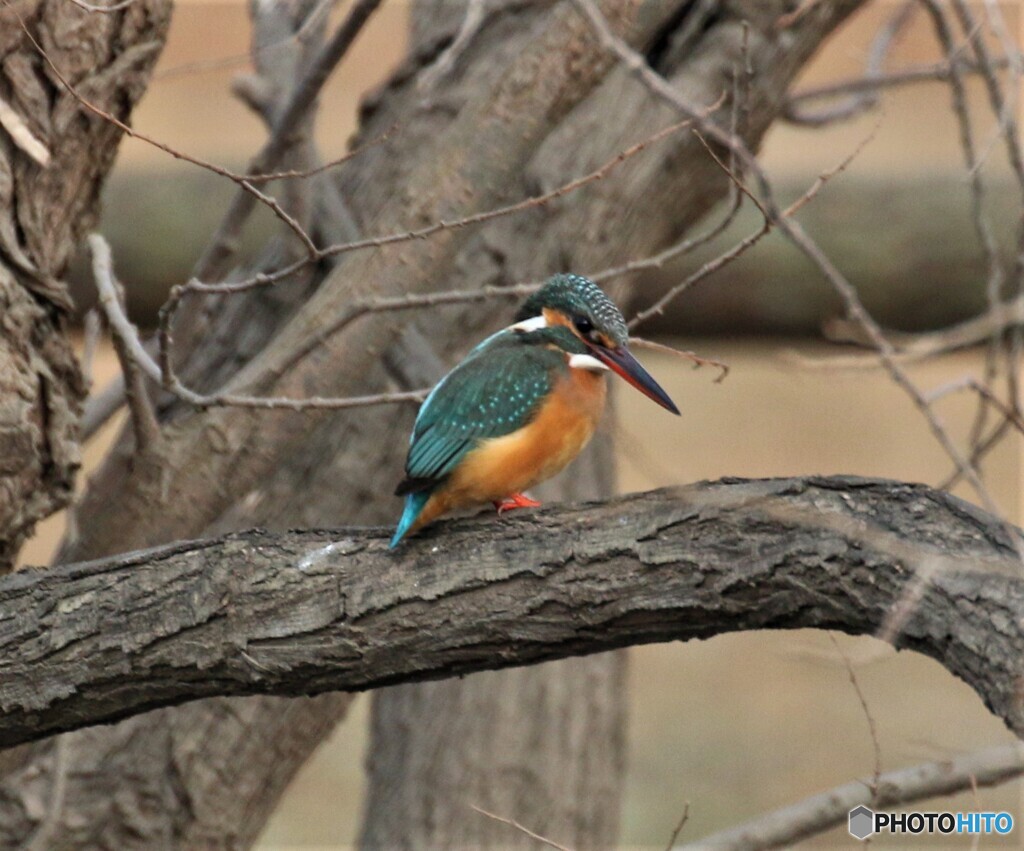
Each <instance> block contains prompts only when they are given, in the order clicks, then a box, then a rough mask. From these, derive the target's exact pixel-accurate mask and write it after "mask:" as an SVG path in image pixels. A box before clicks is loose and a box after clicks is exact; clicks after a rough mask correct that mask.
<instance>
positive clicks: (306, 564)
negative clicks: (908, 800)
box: [0, 477, 1024, 746]
mask: <svg viewBox="0 0 1024 851" xmlns="http://www.w3.org/2000/svg"><path fill="white" fill-rule="evenodd" d="M1004 529H1005V526H1004V525H1003V524H1001V523H1000V522H999V521H998V520H996V519H995V518H992V517H989V516H988V515H986V514H984V513H982V512H980V511H978V510H976V509H974V508H972V507H971V506H969V505H968V504H967V503H964V502H961V501H960V500H957V499H955V498H953V497H951V496H949V495H947V494H944V493H941V492H938V491H934V490H931V489H929V488H927V487H925V486H923V485H909V484H903V483H898V482H890V481H884V480H867V479H859V478H843V477H836V478H820V479H778V480H761V481H757V480H755V481H746V480H727V481H722V482H718V483H713V484H707V483H704V484H698V485H692V486H689V487H685V488H679V489H672V490H665V491H656V492H652V493H649V494H639V495H633V496H628V497H623V498H620V499H617V500H612V501H609V502H606V503H596V504H591V505H587V506H582V507H581V506H575V507H574V506H568V507H558V508H554V509H552V510H549V511H544V512H539V513H535V514H528V515H523V516H521V517H519V518H515V519H511V520H501V521H496V520H494V518H493V517H490V516H485V517H484V518H481V519H469V520H463V521H454V522H451V523H446V524H443V525H441V526H439V527H437V528H436V529H434V530H433V531H431V532H429V533H427V534H426V535H424V536H423V537H421V538H417V539H415V540H413V541H412V542H410V543H409V544H408V545H407V546H403V547H401V548H400V549H398V550H396V551H388V550H387V548H386V543H387V530H383V529H369V530H367V529H346V530H339V531H333V532H321V531H314V532H292V533H287V534H283V535H271V534H267V533H263V532H260V531H252V532H245V533H240V534H236V535H230V536H227V537H225V538H220V539H217V540H211V541H199V542H183V543H178V544H173V545H170V546H166V547H162V548H157V549H154V550H148V551H143V552H137V553H131V554H128V555H125V556H120V557H116V558H113V559H106V560H102V561H94V562H87V563H82V564H76V565H68V566H64V567H58V568H54V569H51V570H47V571H42V572H23V573H19V574H15V575H13V576H11V577H8V578H6V579H4V580H3V581H2V582H0V744H3V745H5V746H10V745H13V744H17V743H20V742H25V741H31V740H34V739H39V738H42V737H45V736H47V735H50V734H52V733H55V732H58V731H61V730H69V729H75V728H79V727H83V726H87V725H90V724H95V723H99V722H104V721H113V720H116V719H118V718H123V717H126V716H128V715H133V714H136V713H139V712H142V711H145V710H147V709H152V708H156V707H159V706H167V705H171V704H176V703H181V702H184V701H188V700H194V699H196V698H202V697H211V696H215V695H244V694H277V695H300V694H317V693H321V692H325V691H333V690H359V689H368V688H376V687H379V686H384V685H389V684H395V683H401V682H411V681H417V680H424V679H436V678H443V677H450V676H457V675H461V674H466V673H470V672H473V671H480V670H485V669H494V668H502V667H507V666H511V665H521V664H531V663H535V662H540V661H544V660H549V659H556V658H562V657H566V656H573V655H581V654H587V653H595V652H598V651H602V650H609V649H612V648H616V647H622V646H626V645H630V644H640V643H645V642H656V641H670V640H686V639H689V638H707V637H709V636H712V635H716V634H719V633H723V632H731V631H736V630H748V629H795V628H803V627H818V628H827V629H839V630H843V631H845V632H848V633H851V634H874V633H877V632H878V630H879V628H880V626H881V625H882V624H883V623H884V621H885V618H886V616H887V614H888V612H889V611H890V609H891V607H892V606H893V604H894V603H895V601H897V600H898V599H900V596H901V594H902V592H903V590H904V588H905V586H906V583H907V582H911V581H913V579H914V576H915V573H916V572H917V571H918V570H922V569H928V570H931V571H935V576H934V578H933V580H932V582H931V584H930V585H929V587H928V589H927V590H926V591H925V592H924V595H923V597H922V598H921V601H920V603H919V604H918V606H917V608H916V610H915V611H914V612H913V613H912V614H911V615H910V616H909V617H908V618H907V620H906V622H905V624H904V625H903V628H902V631H901V632H900V633H899V634H898V635H897V636H895V641H894V643H895V645H896V646H898V647H906V648H910V649H914V650H917V651H919V652H922V653H925V654H927V655H930V656H932V657H933V658H935V659H937V660H938V661H939V662H940V663H941V664H943V665H944V666H945V667H946V668H947V669H948V670H949V671H950V672H951V673H953V674H955V675H957V676H959V677H961V678H962V679H964V680H965V681H967V682H968V683H969V684H970V685H971V686H972V687H973V688H974V689H975V690H976V691H977V692H978V693H979V695H980V696H981V697H982V698H983V700H984V701H985V703H986V705H988V706H989V708H990V709H992V711H993V712H995V713H996V714H997V715H999V716H1000V717H1001V718H1003V720H1004V721H1006V723H1007V724H1008V726H1009V727H1010V728H1011V729H1013V730H1014V731H1015V732H1017V733H1018V734H1022V733H1024V707H1022V706H1021V701H1020V693H1021V660H1022V659H1024V617H1022V613H1024V580H1022V579H1021V578H1020V574H1019V568H1020V566H1019V562H1018V561H1017V560H1016V556H1015V551H1014V548H1013V544H1012V543H1011V541H1010V540H1008V538H1007V536H1006V533H1005V531H1004Z"/></svg>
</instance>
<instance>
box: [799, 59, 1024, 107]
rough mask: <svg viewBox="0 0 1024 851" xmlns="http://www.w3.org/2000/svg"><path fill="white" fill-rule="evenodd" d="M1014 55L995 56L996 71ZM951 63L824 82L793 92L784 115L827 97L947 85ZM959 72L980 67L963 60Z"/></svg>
mask: <svg viewBox="0 0 1024 851" xmlns="http://www.w3.org/2000/svg"><path fill="white" fill-rule="evenodd" d="M1018 58H1019V57H1018V56H1013V55H1011V56H999V57H995V58H993V60H992V64H993V65H994V66H995V67H996V68H999V69H1001V68H1006V67H1008V66H1009V65H1010V64H1011V63H1012V62H1015V61H1017V60H1018ZM952 66H953V63H952V61H950V60H949V59H945V60H943V61H941V62H936V63H934V64H931V65H916V66H913V67H910V68H903V69H902V70H899V71H891V72H889V73H887V74H875V75H873V76H870V77H854V78H852V79H848V80H839V81H838V82H835V83H826V84H825V85H821V86H814V87H809V88H806V89H803V90H801V91H798V92H795V93H794V94H792V95H790V97H789V98H788V100H787V112H788V111H789V110H791V109H794V108H799V105H800V104H803V103H809V102H812V101H816V100H826V99H828V98H834V97H842V96H844V95H856V94H864V93H866V92H878V91H882V90H884V89H891V88H898V87H900V86H907V85H914V84H916V83H945V82H949V80H950V77H952V75H953V67H952ZM958 70H959V72H960V73H963V74H980V73H981V67H980V66H979V65H978V64H977V63H976V62H971V61H969V60H967V59H963V60H960V61H959V69H958Z"/></svg>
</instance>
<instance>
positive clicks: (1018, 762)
mask: <svg viewBox="0 0 1024 851" xmlns="http://www.w3.org/2000/svg"><path fill="white" fill-rule="evenodd" d="M1021 774H1024V746H1021V745H1020V744H1019V743H1016V744H1012V745H1008V746H1003V747H998V748H990V749H988V750H983V751H976V752H975V753H971V754H967V755H966V756H961V757H958V758H956V759H952V760H948V761H945V762H932V763H925V764H924V765H918V766H915V767H913V768H904V769H900V770H899V771H890V772H886V773H885V774H883V775H881V776H880V777H879V778H878V784H877V790H878V791H877V794H876V793H875V792H874V791H873V790H872V789H871V784H870V782H868V781H865V780H855V781H854V782H852V783H846V784H844V785H842V786H836V787H835V788H833V789H830V790H829V791H827V792H822V793H821V794H820V795H815V796H813V797H811V798H806V799H805V800H803V801H800V802H799V803H796V804H793V805H792V806H789V807H784V808H783V809H780V810H775V811H774V812H770V813H766V814H765V815H763V816H760V817H758V818H756V819H754V820H752V821H749V822H747V823H746V824H743V825H739V826H738V827H733V828H729V829H728V830H724V831H722V832H721V833H716V834H713V835H711V836H705V837H704V838H702V839H700V840H698V841H697V842H695V843H693V844H692V845H684V846H682V847H683V848H685V849H693V851H696V849H698V848H699V849H707V848H715V849H730V848H735V849H740V848H742V849H744V851H759V849H765V848H779V847H787V846H790V845H793V844H794V843H796V842H799V841H800V840H803V839H807V838H809V837H811V836H817V835H818V834H820V833H824V832H825V831H827V830H830V829H831V828H833V827H836V826H837V825H840V824H842V823H843V822H845V821H846V818H847V814H848V813H849V811H850V810H851V809H853V808H854V807H856V806H858V805H859V804H864V805H865V806H874V807H895V806H898V805H900V804H910V803H914V802H916V801H925V800H928V799H929V798H936V797H939V796H941V795H952V794H954V793H956V792H962V791H964V790H965V789H970V788H972V784H977V785H978V786H998V785H999V784H1000V783H1005V782H1006V781H1008V780H1013V779H1014V778H1015V777H1020V776H1021Z"/></svg>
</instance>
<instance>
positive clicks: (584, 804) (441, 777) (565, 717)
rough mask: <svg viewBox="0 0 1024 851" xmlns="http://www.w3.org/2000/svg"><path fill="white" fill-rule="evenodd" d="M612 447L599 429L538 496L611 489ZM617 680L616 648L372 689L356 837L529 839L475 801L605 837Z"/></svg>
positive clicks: (621, 750)
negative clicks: (361, 807) (587, 446)
mask: <svg viewBox="0 0 1024 851" xmlns="http://www.w3.org/2000/svg"><path fill="white" fill-rule="evenodd" d="M611 450H612V445H611V440H610V439H609V438H608V436H607V435H606V434H604V435H601V436H600V437H599V438H598V441H597V444H596V445H595V446H594V447H593V448H592V449H591V450H590V451H589V452H588V453H587V454H586V456H585V458H581V459H580V460H578V461H577V462H576V463H575V464H574V465H573V468H572V470H571V471H570V472H569V473H568V474H567V475H566V476H563V477H562V478H561V480H559V481H556V482H554V483H551V484H549V485H548V486H546V487H544V488H542V489H538V495H542V496H544V497H545V498H550V499H564V500H571V499H582V498H585V497H588V496H590V497H592V496H609V495H611V493H612V492H613V490H614V468H615V460H614V457H613V456H612V451H611ZM541 491H543V493H541ZM625 687H626V653H625V651H619V652H615V653H605V654H602V655H600V656H591V657H587V658H584V659H567V660H564V661H561V662H551V663H548V664H546V665H539V666H535V667H530V668H516V669H512V670H508V671H489V672H486V673H483V674H476V675H474V676H471V677H467V678H466V679H450V680H443V681H442V682H439V683H428V684H425V685H410V686H398V687H396V688H392V689H385V690H383V691H377V692H374V694H373V714H372V727H371V743H370V751H369V764H368V769H369V775H370V776H369V787H368V790H367V797H366V802H365V807H364V816H363V825H362V832H361V837H360V845H361V846H363V847H365V848H380V849H387V848H441V847H449V848H453V847H454V848H457V847H462V848H483V847H494V848H515V847H533V845H534V841H533V840H531V839H530V838H529V837H527V836H526V835H525V834H522V833H518V832H516V831H514V830H512V829H511V828H510V827H509V826H508V825H505V824H502V823H500V822H497V821H495V820H494V819H490V818H487V817H486V816H483V815H481V814H480V813H478V812H476V811H474V810H473V808H472V807H473V806H474V805H475V806H477V807H480V808H482V809H485V810H487V811H489V812H492V813H495V814H498V815H501V816H504V817H505V818H513V819H518V820H520V821H527V822H529V825H530V828H531V830H534V831H536V832H538V833H540V834H541V835H543V836H548V837H551V838H552V839H555V840H556V841H558V842H560V843H563V844H565V845H568V846H569V847H574V848H608V847H612V846H613V845H614V844H615V842H616V840H617V839H618V828H619V813H620V810H621V803H622V801H621V797H622V784H623V781H624V779H625V764H624V763H625V713H626V693H625Z"/></svg>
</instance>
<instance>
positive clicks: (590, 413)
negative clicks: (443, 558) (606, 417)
mask: <svg viewBox="0 0 1024 851" xmlns="http://www.w3.org/2000/svg"><path fill="white" fill-rule="evenodd" d="M605 393H606V388H605V379H604V375H603V374H601V373H593V372H588V371H586V370H582V369H573V370H570V374H569V376H568V377H566V378H564V379H562V380H560V381H559V382H558V383H557V384H556V385H555V388H554V390H553V391H552V393H551V395H550V396H549V397H548V399H547V401H545V403H544V405H543V407H542V408H541V409H540V411H539V412H538V413H537V416H536V417H534V419H533V421H532V422H530V423H529V425H526V426H524V427H523V428H521V429H519V430H518V431H514V432H512V434H507V435H505V436H504V437H495V438H492V439H490V440H487V441H484V442H483V443H482V444H481V445H480V446H478V447H477V448H476V449H474V450H473V451H472V452H470V453H469V454H468V455H467V456H466V458H465V460H464V461H463V462H462V463H461V464H460V465H459V467H458V469H457V470H456V471H455V472H454V473H453V474H452V476H451V478H450V479H449V480H448V482H446V483H445V486H444V487H443V489H441V490H440V491H439V492H437V493H435V495H434V497H433V498H432V499H431V503H435V504H434V505H430V504H428V506H427V507H426V508H425V510H424V515H426V514H428V513H429V514H431V515H433V516H434V517H436V516H439V515H440V514H442V513H444V512H445V511H450V510H453V509H456V508H465V507H467V506H471V505H480V504H482V503H486V502H494V501H497V500H500V499H503V498H504V497H506V496H509V495H510V494H513V493H519V492H520V491H524V490H527V489H528V488H531V487H533V486H534V485H537V484H540V482H543V481H544V480H545V479H550V478H551V477H552V476H554V475H555V474H556V473H559V472H561V471H562V469H563V468H564V467H565V466H566V465H567V464H568V463H569V462H570V461H572V459H573V458H575V457H576V456H577V455H579V453H580V450H582V449H583V447H584V446H586V445H587V442H588V441H589V440H590V438H591V436H592V435H593V434H594V429H595V428H596V426H597V421H598V420H599V419H600V417H601V412H602V411H603V410H604V402H605ZM427 522H429V520H424V525H425V524H426V523H427Z"/></svg>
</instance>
